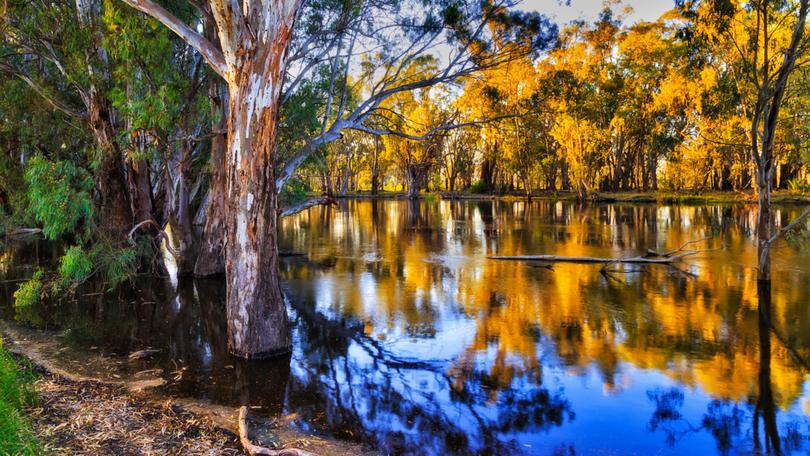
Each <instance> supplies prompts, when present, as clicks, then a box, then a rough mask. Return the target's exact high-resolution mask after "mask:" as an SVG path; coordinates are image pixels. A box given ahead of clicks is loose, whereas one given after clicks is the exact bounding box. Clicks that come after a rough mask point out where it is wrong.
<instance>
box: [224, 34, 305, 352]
mask: <svg viewBox="0 0 810 456" xmlns="http://www.w3.org/2000/svg"><path fill="white" fill-rule="evenodd" d="M290 22H292V18H290ZM275 26H276V28H275V30H274V32H275V34H274V33H268V34H265V37H266V38H268V39H269V40H270V41H269V42H268V43H265V44H264V45H260V46H257V47H254V48H253V52H250V51H249V50H246V55H244V56H243V57H242V58H241V59H240V65H238V66H237V67H233V68H230V72H231V73H232V74H230V75H229V76H230V77H229V93H230V106H229V115H228V153H227V165H228V178H227V194H226V207H227V218H226V226H227V229H226V233H227V236H226V249H225V257H226V261H225V266H226V278H227V284H228V287H227V315H228V348H229V350H230V351H231V353H233V354H234V355H236V356H241V357H245V358H266V357H271V356H276V355H280V354H286V353H289V351H290V344H291V341H290V334H289V327H288V321H287V309H286V306H285V303H284V298H283V296H282V293H281V287H280V283H279V270H278V246H277V244H276V235H277V233H276V229H277V219H278V195H277V192H276V172H275V167H274V161H275V160H276V148H277V145H278V141H277V130H276V128H277V125H278V122H277V119H278V105H279V97H280V94H281V83H282V78H283V74H284V65H283V58H284V51H283V49H284V48H285V47H286V46H285V45H286V43H287V42H288V40H289V34H290V29H289V28H290V26H291V23H287V24H284V23H281V24H275ZM279 47H280V48H281V50H279Z"/></svg>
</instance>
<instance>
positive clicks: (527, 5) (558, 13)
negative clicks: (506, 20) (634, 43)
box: [518, 0, 675, 24]
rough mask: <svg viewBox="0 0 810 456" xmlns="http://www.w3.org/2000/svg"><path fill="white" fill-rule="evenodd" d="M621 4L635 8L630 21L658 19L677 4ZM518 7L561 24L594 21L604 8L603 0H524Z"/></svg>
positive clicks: (634, 0) (665, 0) (632, 0)
mask: <svg viewBox="0 0 810 456" xmlns="http://www.w3.org/2000/svg"><path fill="white" fill-rule="evenodd" d="M621 4H622V5H623V6H630V7H631V8H633V13H632V14H631V15H630V16H629V17H628V18H627V21H626V22H628V23H633V22H636V21H639V20H654V19H657V18H658V16H660V15H661V14H662V13H663V12H664V11H667V10H669V9H672V7H673V6H675V5H674V1H673V0H624V1H622V3H621ZM621 8H622V7H621V6H620V7H619V9H620V10H621ZM518 9H523V10H527V11H530V10H536V11H539V12H541V13H543V14H545V15H547V16H549V17H551V18H552V19H556V20H557V22H558V23H560V24H563V23H566V22H570V21H571V20H574V19H585V20H588V21H592V20H594V19H595V18H596V16H597V15H598V14H599V11H600V10H601V9H602V0H571V6H564V5H561V4H560V3H559V2H558V1H557V0H523V2H522V3H521V4H520V5H518Z"/></svg>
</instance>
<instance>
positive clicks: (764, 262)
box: [757, 179, 771, 282]
mask: <svg viewBox="0 0 810 456" xmlns="http://www.w3.org/2000/svg"><path fill="white" fill-rule="evenodd" d="M758 191H759V195H758V208H757V280H758V281H760V282H770V280H771V252H770V239H771V188H770V185H769V184H768V183H767V179H766V180H765V185H758Z"/></svg>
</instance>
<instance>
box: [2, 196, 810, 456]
mask: <svg viewBox="0 0 810 456" xmlns="http://www.w3.org/2000/svg"><path fill="white" fill-rule="evenodd" d="M800 210H801V209H800V208H790V207H786V208H782V209H779V210H777V211H776V216H777V217H779V218H780V219H781V220H783V221H789V220H792V217H794V216H795V215H797V214H798V213H799V212H800ZM754 224H755V213H754V211H753V210H752V209H751V208H748V207H742V206H739V207H738V206H695V207H693V206H688V207H686V206H684V207H679V206H656V205H613V204H597V205H590V206H586V207H580V206H577V205H575V204H573V203H568V202H549V201H537V202H532V203H525V202H514V203H513V202H498V201H480V202H478V201H462V202H450V201H440V202H425V201H422V202H408V201H342V202H341V203H340V206H339V207H331V208H330V207H316V208H312V209H310V210H309V211H307V212H304V213H301V214H299V215H297V216H295V217H291V218H288V219H285V220H284V221H283V223H282V227H281V232H280V234H279V243H280V246H281V250H282V251H284V252H288V253H290V255H286V256H285V257H284V259H283V261H282V266H281V267H282V274H283V276H284V278H285V282H286V284H285V287H286V292H287V294H288V297H289V300H290V304H289V305H290V317H291V318H292V320H293V321H294V325H293V327H294V329H293V331H294V334H293V336H294V337H293V340H294V352H293V354H292V356H291V357H289V358H285V359H280V360H273V361H262V362H258V361H243V360H239V359H235V358H233V357H231V356H229V355H228V353H227V351H226V347H225V340H226V337H225V311H224V299H225V289H224V283H223V282H222V281H217V280H183V279H180V280H177V279H171V278H170V279H150V280H146V279H144V280H139V281H137V282H136V283H135V284H134V285H133V286H132V287H129V288H127V289H125V290H120V291H118V292H116V293H114V294H112V295H106V296H101V295H91V296H78V297H77V299H76V300H75V301H73V302H64V303H60V304H59V305H49V306H43V307H35V308H30V309H24V310H19V309H18V310H15V309H14V308H13V307H12V302H13V298H12V294H13V292H14V290H15V289H16V287H17V286H18V283H17V282H12V281H9V280H13V279H15V278H18V277H24V276H26V275H30V274H31V273H32V271H33V269H34V266H35V265H36V264H37V263H48V262H52V261H53V258H54V257H55V252H54V248H53V247H52V246H47V245H45V244H44V243H28V244H25V245H19V244H15V245H10V246H8V247H7V248H6V250H5V253H4V254H3V256H0V280H4V281H3V282H2V284H0V316H1V317H2V318H5V319H15V318H16V319H17V320H25V321H26V322H28V323H27V324H34V325H35V326H38V327H43V328H47V329H57V330H59V331H61V332H63V333H64V343H65V345H66V346H70V347H71V348H72V349H74V350H78V351H87V352H101V353H104V354H106V355H109V356H112V357H121V358H125V357H126V355H127V354H128V353H131V352H133V351H136V350H141V349H144V348H155V349H159V350H161V351H160V353H159V354H158V355H157V356H156V357H154V358H148V359H145V360H143V361H139V362H137V363H126V362H124V363H121V367H120V369H121V370H122V372H121V374H122V375H133V374H135V373H136V372H139V371H143V370H148V369H160V371H158V372H160V375H161V376H163V378H164V379H165V380H166V381H167V384H166V386H164V387H163V389H164V390H165V393H166V394H169V395H172V396H178V397H193V398H200V399H205V400H208V401H211V402H214V403H218V404H225V405H242V404H249V405H251V406H257V407H261V408H260V409H257V412H258V413H262V414H265V415H268V416H275V415H290V414H294V416H295V417H296V418H295V421H294V422H295V425H296V426H298V427H300V428H302V429H304V430H307V431H312V432H316V433H323V434H325V435H330V436H335V437H338V438H341V439H349V440H354V441H361V442H364V443H367V444H369V445H370V446H372V447H374V448H376V449H378V450H380V451H381V452H383V453H394V454H420V455H421V454H436V455H442V454H509V455H511V454H644V455H646V454H692V455H704V454H777V453H781V454H808V452H809V451H810V375H808V370H807V368H808V360H810V246H806V245H805V246H803V245H801V243H797V242H786V241H780V243H779V244H778V245H777V246H776V248H775V251H774V253H773V257H774V264H773V270H774V274H773V276H774V281H773V285H772V289H771V290H767V289H764V288H763V287H758V285H757V281H756V270H755V268H754V266H755V265H756V249H755V245H754V234H753V227H754ZM704 238H707V239H708V240H706V241H705V242H703V243H702V244H699V245H697V246H695V247H700V248H706V249H711V250H709V251H706V252H703V253H701V254H700V255H697V256H694V257H689V258H687V259H685V261H684V262H682V263H680V264H678V265H677V268H672V267H668V266H665V265H648V266H639V265H630V266H616V265H614V266H610V267H609V269H610V270H611V271H612V272H611V273H609V274H604V273H602V271H601V269H602V266H601V265H579V264H555V265H553V266H552V267H551V268H548V267H546V266H547V265H545V264H538V263H532V262H511V261H495V260H490V259H487V256H488V255H526V254H558V255H569V256H573V255H577V256H579V255H582V256H585V255H587V256H605V257H620V256H631V255H636V254H643V253H644V252H645V251H646V250H647V249H655V250H659V251H664V250H671V249H676V248H678V247H679V246H680V245H682V244H684V243H685V242H687V241H690V240H697V239H704ZM293 253H294V254H293ZM769 296H770V298H768V297H769Z"/></svg>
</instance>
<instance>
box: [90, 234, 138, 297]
mask: <svg viewBox="0 0 810 456" xmlns="http://www.w3.org/2000/svg"><path fill="white" fill-rule="evenodd" d="M94 257H95V258H97V262H98V267H99V269H100V271H101V273H102V277H103V279H104V284H105V286H106V287H107V290H108V291H112V290H113V289H115V287H117V286H118V285H120V284H121V283H123V282H124V281H126V280H129V279H130V278H131V277H132V276H133V275H135V273H136V272H137V271H136V270H137V264H138V249H137V248H136V247H129V248H125V249H120V248H114V247H110V246H104V245H101V246H100V247H98V248H97V249H96V253H95V254H94Z"/></svg>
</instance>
